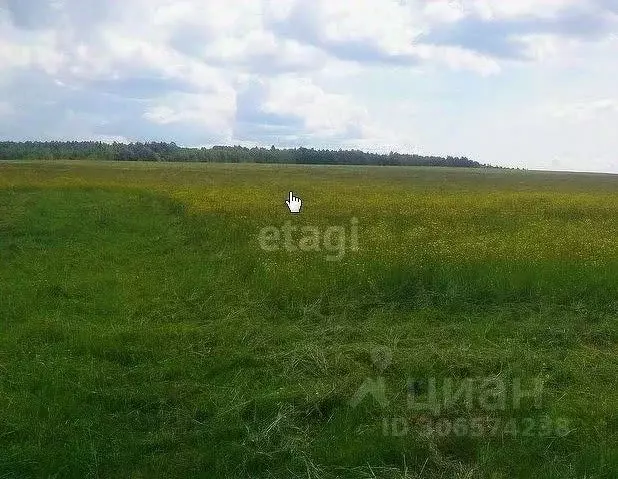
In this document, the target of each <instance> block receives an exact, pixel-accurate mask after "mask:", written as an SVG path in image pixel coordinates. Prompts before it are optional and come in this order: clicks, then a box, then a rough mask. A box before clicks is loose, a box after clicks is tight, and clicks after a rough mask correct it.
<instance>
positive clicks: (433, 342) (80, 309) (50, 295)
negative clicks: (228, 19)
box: [0, 161, 618, 479]
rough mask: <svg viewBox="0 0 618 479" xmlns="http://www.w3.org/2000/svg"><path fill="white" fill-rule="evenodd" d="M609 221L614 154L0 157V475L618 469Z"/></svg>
mask: <svg viewBox="0 0 618 479" xmlns="http://www.w3.org/2000/svg"><path fill="white" fill-rule="evenodd" d="M290 189H292V190H293V191H294V193H295V194H297V195H298V196H300V197H301V198H302V199H303V212H302V214H300V215H298V216H295V217H292V216H291V215H290V214H289V212H288V211H287V210H286V207H285V204H284V200H285V199H286V196H287V193H288V191H289V190H290ZM352 217H356V218H358V221H359V224H358V231H359V245H360V246H359V250H358V251H356V252H354V251H346V254H345V256H344V257H343V258H342V259H341V261H338V262H336V261H326V260H325V252H324V251H320V252H302V251H295V252H288V251H286V250H285V249H280V250H278V251H275V252H267V251H263V250H262V249H260V247H259V244H258V234H259V231H260V229H261V228H263V227H265V226H269V225H273V226H277V227H280V226H281V225H282V224H284V222H285V221H288V220H290V221H292V222H293V223H294V224H295V225H298V226H300V225H311V226H315V227H317V228H320V231H324V229H325V228H327V227H330V226H337V225H343V226H345V225H349V224H350V219H351V218H352ZM617 234H618V181H616V177H615V176H610V175H583V174H558V173H532V172H515V171H506V170H504V171H503V170H494V169H450V168H435V169H431V168H374V167H347V166H331V167H325V166H285V165H277V166H273V165H226V164H193V163H181V164H173V165H172V164H164V163H118V162H115V163H106V162H85V161H84V162H80V161H74V162H30V163H26V162H5V163H0V328H1V331H0V405H1V408H0V477H11V478H12V477H20V478H21V477H76V478H82V477H123V478H124V477H136V478H142V477H143V478H153V477H195V476H198V477H231V478H234V477H238V478H245V477H258V478H272V477H282V478H283V477H305V478H334V477H345V478H356V477H366V478H371V477H390V478H403V477H410V478H417V477H422V478H432V477H461V478H464V477H465V478H476V477H479V478H481V477H482V478H485V477H487V478H512V477H526V478H527V477H539V478H556V479H558V478H561V479H563V478H584V477H586V478H615V477H618V453H617V451H618V413H617V411H618V379H617V377H618V376H617V374H616V373H617V371H618V355H617V353H618V328H617V327H616V320H617V317H618V242H617V240H616V238H618V236H617ZM389 353H390V354H392V357H389ZM380 377H382V378H383V384H384V385H385V391H384V392H385V398H386V399H387V400H388V402H387V403H383V404H380V401H379V399H380V397H379V395H378V394H375V395H371V394H369V395H367V396H366V397H364V399H363V400H362V401H360V402H359V403H358V404H357V405H356V407H353V405H352V404H351V401H352V399H353V398H354V397H355V394H357V392H358V391H359V388H361V386H362V385H363V384H367V383H366V381H367V380H368V379H369V380H371V381H374V382H373V383H371V384H374V385H375V384H377V383H378V381H377V379H376V378H380ZM432 378H435V380H436V381H437V383H438V384H439V385H442V384H443V383H444V381H445V380H449V381H450V380H453V381H455V383H456V384H459V385H461V384H465V380H466V379H475V378H494V379H496V378H497V379H498V381H499V382H500V381H501V382H502V383H503V384H506V385H507V388H508V391H509V393H508V397H509V401H508V404H507V406H506V407H504V408H502V407H494V408H491V407H487V406H486V405H485V406H484V405H483V403H482V402H481V403H479V401H478V400H476V399H478V398H477V397H476V396H478V391H477V390H476V389H475V390H474V394H475V402H474V405H473V406H472V407H471V408H470V407H467V405H466V404H464V402H463V401H458V402H456V403H455V404H454V405H451V406H449V407H441V408H440V410H439V411H435V412H431V411H417V410H415V409H413V408H411V407H410V404H409V402H408V400H409V397H410V393H414V394H415V397H416V398H418V399H421V400H423V401H427V400H428V398H429V397H430V390H429V387H428V385H429V384H430V383H431V380H432ZM535 378H541V379H542V380H543V381H544V384H545V386H544V389H543V391H542V396H541V398H540V399H541V400H540V403H539V404H536V403H535V402H534V401H533V398H530V397H527V398H524V399H523V401H522V403H521V404H519V405H518V406H515V405H513V403H512V401H511V399H510V398H511V396H513V394H512V393H511V392H512V386H511V385H512V384H514V382H515V381H516V380H521V382H522V385H523V387H524V388H525V389H526V390H527V391H529V390H530V389H531V388H532V384H533V381H534V379H535ZM393 418H405V420H406V421H407V423H406V424H407V426H406V430H405V431H403V432H402V431H401V428H400V427H399V426H398V427H396V428H393V427H391V426H392V424H393ZM397 421H398V419H397V420H396V421H395V422H397ZM440 421H442V422H441V423H440ZM447 421H452V424H454V425H456V426H453V429H456V430H452V431H450V433H448V432H449V431H446V432H445V431H439V430H434V431H433V432H432V431H431V429H430V428H429V427H428V426H427V424H433V425H437V424H450V423H449V422H447ZM397 424H398V423H397ZM489 424H498V426H497V427H494V426H491V427H489V426H488V425H489ZM385 425H386V426H385ZM479 425H480V427H479ZM395 429H396V431H394V430H395ZM393 432H395V434H393Z"/></svg>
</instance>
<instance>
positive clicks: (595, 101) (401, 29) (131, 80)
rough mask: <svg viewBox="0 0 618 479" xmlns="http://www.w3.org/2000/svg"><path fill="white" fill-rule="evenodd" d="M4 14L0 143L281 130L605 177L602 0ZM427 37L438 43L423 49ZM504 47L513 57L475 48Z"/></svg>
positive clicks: (607, 64) (195, 3)
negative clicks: (516, 55) (441, 39)
mask: <svg viewBox="0 0 618 479" xmlns="http://www.w3.org/2000/svg"><path fill="white" fill-rule="evenodd" d="M14 5H18V6H20V8H19V9H17V10H18V11H13V10H9V9H4V10H3V9H0V58H2V66H1V68H2V73H3V74H2V75H1V76H0V127H1V128H2V131H3V132H7V133H6V134H7V135H8V134H10V135H17V136H24V137H25V136H27V137H37V136H40V137H49V136H53V137H55V138H57V137H63V136H65V137H67V138H71V137H74V136H75V135H79V137H80V138H110V139H113V138H131V139H152V138H153V137H154V138H158V137H164V138H166V139H169V138H172V137H175V136H177V135H181V136H182V138H183V140H182V141H184V142H185V143H191V142H192V143H193V144H204V143H207V142H208V141H210V140H212V139H213V138H217V139H221V141H233V142H239V143H246V144H259V139H260V138H265V139H266V140H267V141H268V143H269V144H270V142H273V141H276V140H277V139H282V141H283V140H285V139H290V138H292V139H293V141H296V140H295V139H299V140H298V141H300V142H302V143H303V144H306V146H312V145H325V146H328V145H341V146H342V147H355V148H363V149H368V150H373V151H390V150H391V149H393V150H404V151H423V152H425V153H432V154H441V153H447V154H464V155H467V156H470V157H472V158H477V159H479V160H481V161H483V162H489V163H499V164H504V165H514V164H517V165H518V166H530V167H534V166H538V167H551V162H552V161H556V160H555V158H557V157H560V158H561V160H560V161H561V162H562V164H564V165H566V166H565V167H571V168H573V169H578V168H580V167H583V166H581V165H584V164H585V165H588V166H586V168H606V169H608V168H613V166H612V161H613V159H612V158H611V153H609V152H612V151H615V150H616V149H617V148H618V145H617V144H616V140H615V139H614V138H615V134H614V133H613V130H612V127H613V126H614V125H615V124H616V120H617V119H616V111H617V107H616V97H615V85H614V82H615V78H616V76H617V75H618V67H617V66H616V63H615V61H614V59H615V58H618V37H616V36H615V31H616V30H614V31H613V33H614V36H612V35H611V32H606V31H605V30H603V29H599V30H598V31H597V30H595V25H597V23H596V22H598V25H611V23H610V22H612V21H614V22H616V21H618V19H617V18H616V17H615V16H614V17H613V20H612V17H611V15H610V14H609V13H608V11H607V9H605V10H603V9H602V8H601V2H600V1H599V0H517V1H515V0H512V1H510V0H508V1H507V0H423V1H421V0H358V1H355V2H352V1H343V0H342V1H334V0H315V1H311V2H309V1H305V0H208V1H202V0H124V1H122V2H99V1H96V0H63V1H56V2H54V3H53V5H52V4H51V3H49V2H47V3H44V2H38V1H37V0H23V2H22V3H19V4H17V3H15V2H14ZM565 12H567V13H568V15H567V16H566V17H564V15H565ZM573 12H578V13H583V14H585V15H584V16H582V17H581V19H579V17H578V16H577V15H574V14H573ZM564 18H566V21H565V24H564V25H566V26H564V25H562V24H560V21H562V20H564ZM552 22H554V23H552ZM578 22H581V23H578ZM586 22H588V23H586ZM548 25H550V26H552V28H554V30H552V28H548V27H547V26H548ZM479 26H481V27H483V28H481V29H479V30H478V31H476V30H475V28H476V27H479ZM563 26H564V29H563V30H564V31H563V30H561V29H560V28H562V27H563ZM438 29H440V32H441V33H444V32H446V33H447V35H446V38H447V40H446V41H445V43H443V44H438V41H437V40H435V43H432V42H431V41H430V40H428V39H427V38H428V37H427V35H426V34H430V33H432V32H434V31H437V30H438ZM571 30H573V31H574V32H575V33H573V34H570V33H569V32H570V31H571ZM581 32H584V33H581ZM585 32H591V33H590V34H586V33H585ZM448 33H452V35H451V36H449V35H448ZM484 35H485V36H484ZM429 38H430V37H429ZM503 41H506V42H507V43H508V41H515V42H518V44H517V45H518V48H519V47H521V51H522V52H524V53H526V54H527V57H526V58H521V59H518V60H514V59H513V58H511V59H508V60H507V59H505V58H503V57H500V56H499V53H498V50H499V48H496V49H494V50H492V48H489V47H491V46H492V45H493V44H492V42H497V43H500V42H503ZM485 46H487V47H488V48H483V47H485ZM499 46H500V45H498V47H499ZM583 72H585V74H584V73H583ZM402 78H405V79H406V80H405V81H403V80H402ZM252 85H258V87H259V88H257V91H256V92H251V91H249V92H247V91H248V90H251V87H252ZM110 92H111V93H110ZM402 105H406V108H400V107H401V106H402ZM410 105H412V107H411V108H410ZM538 105H544V106H543V108H544V109H543V108H539V106H538ZM411 111H413V112H414V113H413V114H412V113H411ZM9 115H10V116H9ZM265 131H266V132H267V133H264V132H265ZM273 132H274V133H273ZM183 135H184V136H183ZM260 135H264V136H260ZM522 138H525V139H526V141H523V140H522ZM590 158H596V160H591V159H590ZM569 165H570V166H569ZM591 165H592V166H591Z"/></svg>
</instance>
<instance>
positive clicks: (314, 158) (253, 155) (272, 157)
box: [0, 141, 489, 168]
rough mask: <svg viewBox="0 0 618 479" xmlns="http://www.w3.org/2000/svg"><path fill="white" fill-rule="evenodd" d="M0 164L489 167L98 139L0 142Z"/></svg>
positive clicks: (461, 161) (397, 156)
mask: <svg viewBox="0 0 618 479" xmlns="http://www.w3.org/2000/svg"><path fill="white" fill-rule="evenodd" d="M0 160H112V161H193V162H213V163H281V164H284V163H291V164H315V165H318V164H321V165H385V166H450V167H463V168H480V167H489V165H482V164H480V163H478V162H477V161H473V160H470V159H468V158H466V157H454V156H446V157H442V156H422V155H409V154H401V153H394V152H391V153H388V154H379V153H366V152H363V151H360V150H316V149H313V148H286V149H278V148H275V147H274V146H272V147H271V148H260V147H253V148H247V147H243V146H214V147H212V148H185V147H180V146H178V145H176V144H175V143H173V142H172V143H164V142H149V143H129V144H126V143H103V142H96V141H46V142H39V141H26V142H13V141H4V142H0Z"/></svg>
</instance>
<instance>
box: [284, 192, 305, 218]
mask: <svg viewBox="0 0 618 479" xmlns="http://www.w3.org/2000/svg"><path fill="white" fill-rule="evenodd" d="M285 204H286V205H288V208H290V213H300V207H301V206H302V204H303V202H302V200H301V199H300V198H298V197H297V196H294V193H292V192H291V191H290V197H289V199H287V200H286V202H285Z"/></svg>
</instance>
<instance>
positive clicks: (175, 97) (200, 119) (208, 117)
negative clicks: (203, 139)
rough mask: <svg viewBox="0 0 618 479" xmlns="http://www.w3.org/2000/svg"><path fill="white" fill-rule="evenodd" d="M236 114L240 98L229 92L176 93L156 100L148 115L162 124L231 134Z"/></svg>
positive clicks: (147, 110)
mask: <svg viewBox="0 0 618 479" xmlns="http://www.w3.org/2000/svg"><path fill="white" fill-rule="evenodd" d="M235 113H236V97H235V93H234V92H233V91H230V92H229V94H228V95H227V96H226V95H220V94H187V93H173V94H170V95H167V96H165V97H164V98H161V99H158V100H155V101H154V102H152V104H151V105H150V106H149V107H148V108H147V109H146V111H145V113H144V118H145V119H146V120H148V121H151V122H153V123H156V124H159V125H168V124H173V123H180V124H188V125H192V126H194V127H195V126H197V127H202V128H204V129H205V130H206V131H208V132H212V133H216V134H218V135H221V136H224V137H230V136H231V131H232V129H233V120H234V115H235Z"/></svg>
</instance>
